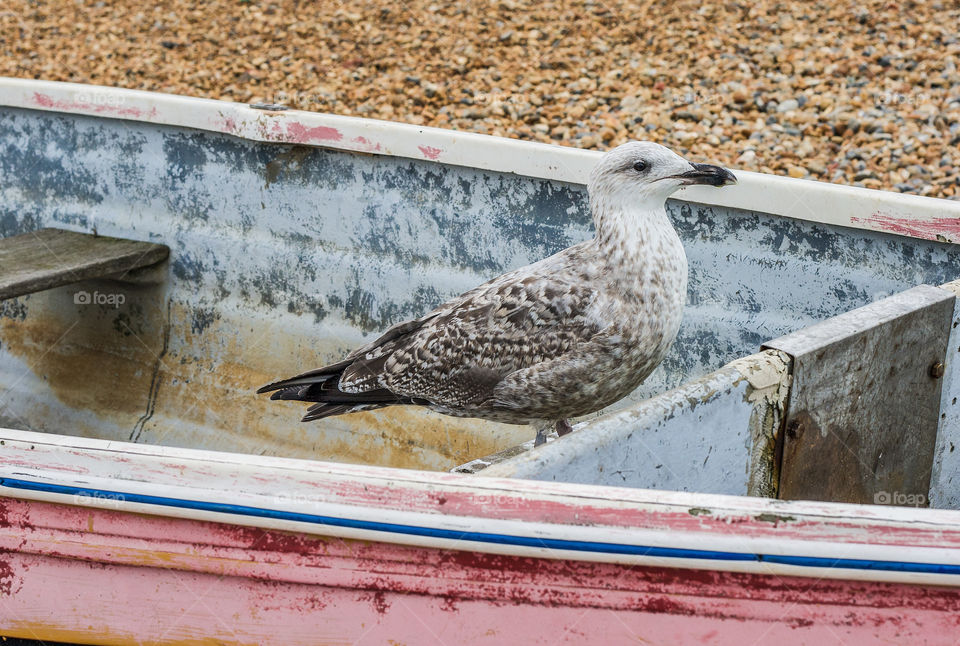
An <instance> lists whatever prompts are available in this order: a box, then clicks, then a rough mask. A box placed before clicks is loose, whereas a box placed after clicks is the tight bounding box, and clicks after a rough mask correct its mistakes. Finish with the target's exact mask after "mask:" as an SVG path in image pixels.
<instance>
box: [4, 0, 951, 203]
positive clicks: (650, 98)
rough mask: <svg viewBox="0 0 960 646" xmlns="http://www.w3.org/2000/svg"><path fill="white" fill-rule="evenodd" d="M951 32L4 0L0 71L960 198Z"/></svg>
mask: <svg viewBox="0 0 960 646" xmlns="http://www.w3.org/2000/svg"><path fill="white" fill-rule="evenodd" d="M958 25H960V2H957V0H944V1H942V2H937V1H935V0H934V1H928V2H903V1H902V2H897V3H894V2H889V1H885V2H873V1H859V2H839V1H829V2H828V1H824V2H808V1H802V0H796V1H786V0H783V1H780V2H768V1H765V0H757V1H755V2H750V1H743V2H717V3H701V2H694V1H691V0H681V1H675V2H669V1H666V0H660V1H655V0H646V1H644V2H636V3H626V2H613V1H611V2H605V1H604V2H600V1H596V2H594V1H590V0H587V1H585V2H569V3H560V2H542V3H537V2H529V3H526V2H517V1H515V0H499V1H494V2H489V3H468V2H457V3H455V4H447V3H440V2H438V1H436V0H433V1H422V0H409V1H407V2H401V3H388V2H381V3H369V2H356V3H347V2H332V1H329V0H320V1H318V2H298V1H295V0H290V1H283V2H280V1H278V2H240V1H236V0H234V1H231V2H227V1H223V0H209V1H208V2H206V3H203V4H194V3H189V2H183V1H181V0H173V1H171V2H165V3H158V5H157V6H150V5H148V3H140V2H134V1H132V0H125V1H118V2H88V1H83V0H76V1H64V0H61V1H59V2H51V3H38V2H35V1H34V0H6V2H4V6H3V7H2V9H0V75H4V76H16V77H25V78H42V79H49V80H58V81H75V82H80V83H94V84H100V85H112V86H119V87H129V88H137V89H145V90H155V91H160V92H173V93H177V94H185V95H191V96H202V97H210V98H216V99H226V100H232V101H242V102H250V103H253V102H264V103H280V104H285V105H289V106H291V107H295V108H300V109H305V110H316V111H321V112H332V113H336V114H345V115H356V116H363V117H370V118H375V119H388V120H393V121H403V122H407V123H415V124H425V125H431V126H439V127H443V128H455V129H460V130H469V131H473V132H483V133H489V134H496V135H502V136H507V137H516V138H519V139H530V140H535V141H543V142H551V143H559V144H565V145H572V146H579V147H583V148H596V149H599V150H603V149H606V148H609V147H612V146H615V145H617V144H619V143H621V142H623V141H625V140H627V139H651V140H654V141H659V142H661V143H663V144H665V145H667V146H670V147H671V148H674V149H676V150H677V151H679V152H681V153H682V154H684V155H688V156H691V157H694V158H698V159H704V160H709V161H714V162H717V163H722V164H727V165H730V166H732V167H734V168H743V169H749V170H757V171H762V172H767V173H778V174H784V175H790V176H791V177H805V178H808V179H818V180H823V181H829V182H839V183H852V184H856V185H860V186H866V187H869V188H885V189H889V190H896V191H904V192H910V193H915V194H920V195H930V196H935V197H945V198H953V199H958V198H960V155H958V154H957V148H958V145H960V71H958V69H957V61H958V60H960V34H958V32H960V29H958ZM851 151H856V152H857V157H856V159H858V160H861V161H862V162H863V167H857V166H856V165H854V164H853V163H851V162H850V161H849V160H850V155H849V153H850V152H851Z"/></svg>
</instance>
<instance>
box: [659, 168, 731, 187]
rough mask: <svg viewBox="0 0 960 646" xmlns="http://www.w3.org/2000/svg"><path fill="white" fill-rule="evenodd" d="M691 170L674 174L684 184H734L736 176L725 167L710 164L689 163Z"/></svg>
mask: <svg viewBox="0 0 960 646" xmlns="http://www.w3.org/2000/svg"><path fill="white" fill-rule="evenodd" d="M690 165H691V166H693V169H692V170H689V171H687V172H686V173H680V174H679V175H674V176H673V177H674V178H676V179H680V180H683V184H684V186H689V185H691V184H706V185H708V186H728V185H730V184H736V183H737V178H736V176H735V175H734V174H733V173H731V172H730V171H728V170H727V169H726V168H722V167H720V166H711V165H710V164H690Z"/></svg>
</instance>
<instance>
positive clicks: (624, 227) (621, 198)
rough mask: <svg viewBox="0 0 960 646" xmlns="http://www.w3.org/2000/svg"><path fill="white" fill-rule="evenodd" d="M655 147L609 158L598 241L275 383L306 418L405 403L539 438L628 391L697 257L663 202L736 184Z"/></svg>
mask: <svg viewBox="0 0 960 646" xmlns="http://www.w3.org/2000/svg"><path fill="white" fill-rule="evenodd" d="M735 182H736V178H735V177H734V176H733V174H732V173H731V172H730V171H728V170H726V169H724V168H720V167H718V166H710V165H707V164H693V163H691V162H688V161H686V160H685V159H683V158H682V157H680V156H679V155H677V154H676V153H674V152H673V151H671V150H669V149H667V148H664V147H663V146H660V145H659V144H655V143H651V142H639V141H634V142H630V143H626V144H623V145H621V146H619V147H617V148H615V149H614V150H611V151H610V152H608V153H607V154H605V155H604V156H603V158H602V159H601V160H600V163H599V164H597V166H596V168H595V169H594V170H593V172H592V173H591V174H590V180H589V182H588V184H587V190H588V192H589V195H590V211H591V214H592V215H593V221H594V225H595V227H596V237H594V238H593V239H592V240H588V241H586V242H582V243H580V244H577V245H574V246H572V247H569V248H567V249H564V250H563V251H561V252H560V253H557V254H554V255H553V256H550V257H549V258H545V259H543V260H541V261H539V262H536V263H534V264H532V265H528V266H526V267H521V268H520V269H516V270H514V271H511V272H509V273H506V274H504V275H502V276H500V277H498V278H494V279H493V280H491V281H489V282H487V283H484V284H483V285H480V286H479V287H476V288H474V289H472V290H470V291H468V292H466V293H465V294H462V295H460V296H458V297H456V298H454V299H452V300H450V301H448V302H446V303H444V304H443V305H441V306H440V307H438V308H437V309H435V310H433V311H432V312H430V313H429V314H427V315H425V316H423V317H421V318H418V319H415V320H412V321H406V322H403V323H399V324H397V325H394V326H393V327H391V328H390V329H388V330H387V331H386V332H384V334H383V335H382V336H381V337H380V338H378V339H377V340H376V341H374V342H372V343H369V344H367V345H364V346H363V347H360V348H357V349H356V350H354V351H353V352H351V353H350V354H349V355H347V356H346V357H345V358H344V359H343V360H342V361H339V362H337V363H334V364H332V365H329V366H326V367H324V368H320V369H318V370H312V371H310V372H305V373H303V374H301V375H298V376H296V377H293V378H291V379H285V380H283V381H278V382H276V383H272V384H269V385H267V386H264V387H263V388H261V389H260V390H258V391H257V392H259V393H265V392H270V391H275V392H274V393H273V395H272V396H271V399H293V400H299V401H308V402H316V403H315V404H313V405H312V406H310V408H309V409H307V414H306V416H305V417H304V418H303V421H305V422H306V421H310V420H314V419H321V418H324V417H330V416H332V415H342V414H344V413H353V412H357V411H364V410H373V409H376V408H383V407H385V406H393V405H396V404H412V405H417V406H427V407H429V408H431V409H433V410H435V411H439V412H441V413H446V414H447V415H455V416H458V417H480V418H484V419H489V420H494V421H497V422H505V423H507V424H530V425H532V426H533V427H534V428H535V429H536V430H537V439H536V444H542V443H543V442H545V441H546V433H547V432H548V431H549V430H550V429H552V428H554V427H556V429H557V432H558V433H559V434H560V435H565V434H566V433H568V432H570V424H569V422H568V419H569V418H571V417H577V416H580V415H586V414H588V413H592V412H594V411H597V410H600V409H601V408H604V407H606V406H609V405H610V404H612V403H614V402H615V401H617V400H619V399H621V398H622V397H624V396H625V395H627V394H629V393H630V392H631V391H632V390H633V389H634V388H636V387H637V386H639V385H640V383H641V382H642V381H643V380H644V379H646V378H647V376H648V375H649V374H650V373H651V372H652V371H653V369H654V368H655V367H656V366H657V365H658V364H659V363H660V362H661V361H662V360H663V358H664V356H665V355H666V354H667V351H668V350H669V349H670V345H671V344H672V343H673V340H674V338H676V336H677V330H678V329H679V327H680V319H681V317H682V314H683V304H684V300H685V298H686V291H687V258H686V255H685V254H684V252H683V246H682V245H681V243H680V238H679V237H678V236H677V233H676V231H675V230H674V228H673V225H671V223H670V220H669V219H668V218H667V213H666V210H665V208H664V202H665V200H666V199H667V197H668V196H669V195H670V194H671V193H673V192H674V191H676V190H677V189H679V188H681V187H683V186H688V185H690V184H709V185H711V186H724V185H727V184H733V183H735Z"/></svg>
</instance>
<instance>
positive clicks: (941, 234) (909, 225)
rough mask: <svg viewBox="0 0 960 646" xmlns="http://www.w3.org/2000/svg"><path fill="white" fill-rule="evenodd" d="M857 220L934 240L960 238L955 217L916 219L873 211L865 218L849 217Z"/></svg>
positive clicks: (884, 229) (892, 231)
mask: <svg viewBox="0 0 960 646" xmlns="http://www.w3.org/2000/svg"><path fill="white" fill-rule="evenodd" d="M851 219H852V221H853V222H859V223H862V224H866V225H869V226H871V227H875V228H878V229H881V230H882V231H889V232H891V233H897V234H900V235H908V236H914V237H917V238H925V239H927V240H935V241H937V242H944V243H953V242H956V241H958V240H960V220H958V219H957V218H929V219H917V218H912V217H910V216H897V215H890V214H888V213H880V212H878V213H874V214H873V215H871V216H870V217H866V218H858V217H854V218H851Z"/></svg>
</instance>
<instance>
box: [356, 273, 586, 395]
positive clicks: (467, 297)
mask: <svg viewBox="0 0 960 646" xmlns="http://www.w3.org/2000/svg"><path fill="white" fill-rule="evenodd" d="M592 302H593V293H592V292H591V291H590V289H589V288H587V287H585V286H583V285H578V284H574V283H573V282H572V281H569V282H568V281H562V280H558V278H557V277H556V276H546V275H536V274H533V275H526V276H511V275H509V274H508V275H507V276H504V277H502V278H501V279H497V280H495V281H492V282H491V283H487V284H486V285H483V286H481V287H480V288H477V289H475V290H472V291H471V292H468V293H467V294H464V295H463V296H461V297H460V298H458V299H455V300H454V301H452V302H450V303H447V304H445V305H444V306H441V308H439V309H438V310H437V311H436V312H435V316H433V317H432V318H431V319H430V321H429V322H428V323H426V324H423V325H421V326H419V327H417V328H416V329H411V331H410V332H409V333H407V334H405V335H403V336H401V337H397V338H394V339H391V340H390V341H388V342H387V343H385V344H383V345H380V346H377V347H375V348H372V349H369V350H368V351H367V352H366V353H363V354H360V355H358V356H357V357H356V359H355V361H354V362H353V363H352V364H351V365H350V366H349V367H347V368H346V369H345V370H344V371H343V375H342V377H341V379H340V388H341V389H342V390H344V391H347V392H356V393H360V392H364V391H365V390H370V389H379V388H385V389H387V390H389V391H391V392H393V393H396V394H398V395H401V396H404V397H413V398H418V399H425V400H427V401H429V402H430V403H431V404H432V405H434V406H437V407H440V408H443V409H451V410H453V409H464V408H474V407H476V406H480V405H482V404H483V402H485V401H486V400H489V399H490V398H491V397H492V396H493V394H494V391H495V389H496V387H497V385H498V384H499V383H500V382H501V381H502V380H503V378H504V377H506V376H508V375H510V374H511V373H513V372H516V371H518V370H523V369H525V368H530V367H532V366H536V365H538V364H541V363H543V362H545V361H551V360H554V359H557V358H561V357H563V356H564V354H565V353H568V352H570V351H571V350H572V349H573V348H575V347H576V346H577V345H578V344H581V343H583V342H585V341H586V340H588V339H589V337H590V336H591V335H592V334H594V333H596V332H597V331H598V329H597V325H596V323H595V322H591V321H589V320H588V316H587V313H588V311H589V309H590V305H591V303H592Z"/></svg>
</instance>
